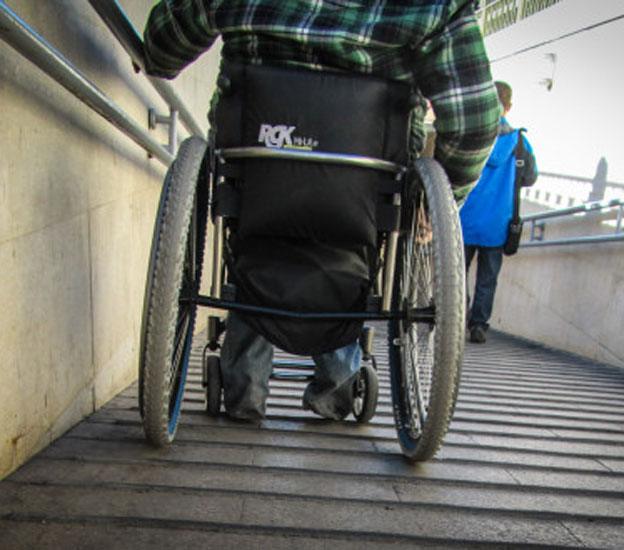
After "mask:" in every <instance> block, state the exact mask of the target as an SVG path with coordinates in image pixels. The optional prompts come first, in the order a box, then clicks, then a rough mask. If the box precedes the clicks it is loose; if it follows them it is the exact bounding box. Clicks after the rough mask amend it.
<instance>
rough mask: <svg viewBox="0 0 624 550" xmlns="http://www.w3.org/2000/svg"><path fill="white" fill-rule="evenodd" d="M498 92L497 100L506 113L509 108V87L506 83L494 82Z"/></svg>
mask: <svg viewBox="0 0 624 550" xmlns="http://www.w3.org/2000/svg"><path fill="white" fill-rule="evenodd" d="M494 85H495V86H496V91H497V92H498V100H499V101H500V102H501V103H502V105H503V107H504V108H505V110H506V111H508V110H509V109H510V108H511V86H510V85H509V84H507V82H503V81H502V80H497V81H496V82H494Z"/></svg>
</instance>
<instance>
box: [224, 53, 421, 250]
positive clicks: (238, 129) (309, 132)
mask: <svg viewBox="0 0 624 550" xmlns="http://www.w3.org/2000/svg"><path fill="white" fill-rule="evenodd" d="M220 88H221V98H220V101H219V105H218V108H217V110H216V113H215V119H214V120H215V123H216V147H217V148H218V149H222V148H232V147H258V146H262V147H271V148H283V149H289V150H297V151H301V150H307V151H322V152H328V153H340V154H350V155H361V156H366V157H373V158H377V159H383V160H387V161H391V162H394V163H397V164H402V165H404V164H406V161H407V139H408V123H409V110H410V105H409V99H410V89H409V87H408V86H407V85H405V84H402V83H391V82H388V81H385V80H381V79H378V78H373V77H369V76H359V75H349V74H343V73H328V72H317V71H310V70H299V69H290V68H288V69H285V68H276V67H270V66H255V65H244V64H239V63H233V62H224V65H223V67H222V72H221V77H220ZM240 166H241V176H240V192H241V211H240V221H239V226H238V231H239V234H240V237H241V238H245V237H248V236H266V237H289V238H300V239H312V240H316V241H319V242H332V243H341V244H345V245H369V246H374V245H375V243H376V233H377V221H378V220H377V218H378V203H379V202H380V199H379V191H380V190H381V189H382V188H383V184H384V183H392V181H393V179H394V177H393V175H392V174H389V173H381V172H379V171H374V170H368V169H364V168H360V167H351V166H337V165H331V164H314V163H307V162H300V161H290V160H286V161H284V160H279V161H275V160H269V159H247V160H245V161H243V162H241V163H240Z"/></svg>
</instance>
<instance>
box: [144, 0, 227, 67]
mask: <svg viewBox="0 0 624 550" xmlns="http://www.w3.org/2000/svg"><path fill="white" fill-rule="evenodd" d="M208 4H209V2H205V1H202V0H160V2H158V3H157V4H156V6H154V8H153V9H152V11H151V13H150V15H149V18H148V20H147V25H146V26H145V31H144V33H143V37H144V41H145V57H146V70H147V72H148V74H150V75H152V76H159V77H162V78H174V77H176V76H177V75H178V73H179V72H180V71H181V70H182V69H183V68H184V67H186V66H187V65H188V64H189V63H191V62H192V61H194V60H195V59H197V58H198V57H199V56H200V55H201V54H202V53H203V52H205V51H206V50H207V49H209V48H210V46H212V44H213V42H214V41H215V39H216V38H217V36H218V32H217V31H216V29H215V27H214V24H213V21H212V15H211V13H210V9H209V8H208V7H207V5H208Z"/></svg>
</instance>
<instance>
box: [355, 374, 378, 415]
mask: <svg viewBox="0 0 624 550" xmlns="http://www.w3.org/2000/svg"><path fill="white" fill-rule="evenodd" d="M354 394H355V396H354V399H353V416H354V417H355V419H356V420H357V422H358V423H360V424H366V423H367V422H369V421H370V420H371V419H372V418H373V416H375V410H376V409H377V399H378V395H379V380H378V378H377V372H376V371H375V369H374V368H373V367H372V366H371V365H363V366H362V367H361V368H360V372H358V375H357V377H356V378H355V382H354Z"/></svg>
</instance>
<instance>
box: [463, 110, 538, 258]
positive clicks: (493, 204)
mask: <svg viewBox="0 0 624 550" xmlns="http://www.w3.org/2000/svg"><path fill="white" fill-rule="evenodd" d="M519 135H520V132H519V131H518V130H514V129H513V128H511V126H509V124H508V123H507V121H506V120H505V119H504V118H503V119H501V127H500V131H499V135H498V138H497V139H496V143H495V144H494V149H493V150H492V152H491V153H490V157H489V159H488V161H487V163H486V165H485V168H484V169H483V172H482V173H481V177H480V178H479V181H478V182H477V185H476V186H475V188H474V189H473V190H472V191H471V192H470V195H468V199H467V200H466V202H465V203H464V205H463V206H462V208H461V210H460V212H459V216H460V219H461V225H462V232H463V234H464V244H467V245H473V246H487V247H499V246H503V245H504V244H505V241H506V240H507V231H508V227H509V221H510V220H511V216H512V213H513V200H514V181H515V178H516V158H515V154H514V152H515V149H516V144H517V143H518V136H519ZM522 139H523V140H524V147H525V152H526V153H525V156H529V155H530V156H533V149H532V147H531V145H530V143H529V142H528V140H527V139H526V138H525V137H524V136H522ZM533 159H534V157H533ZM531 164H532V171H533V172H535V173H534V174H532V176H534V177H532V176H531V177H532V181H531V183H529V185H530V184H532V183H533V182H534V181H535V179H536V178H537V172H536V169H535V162H534V160H533V162H532V163H531ZM526 165H527V164H525V166H526ZM523 179H524V178H523Z"/></svg>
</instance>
